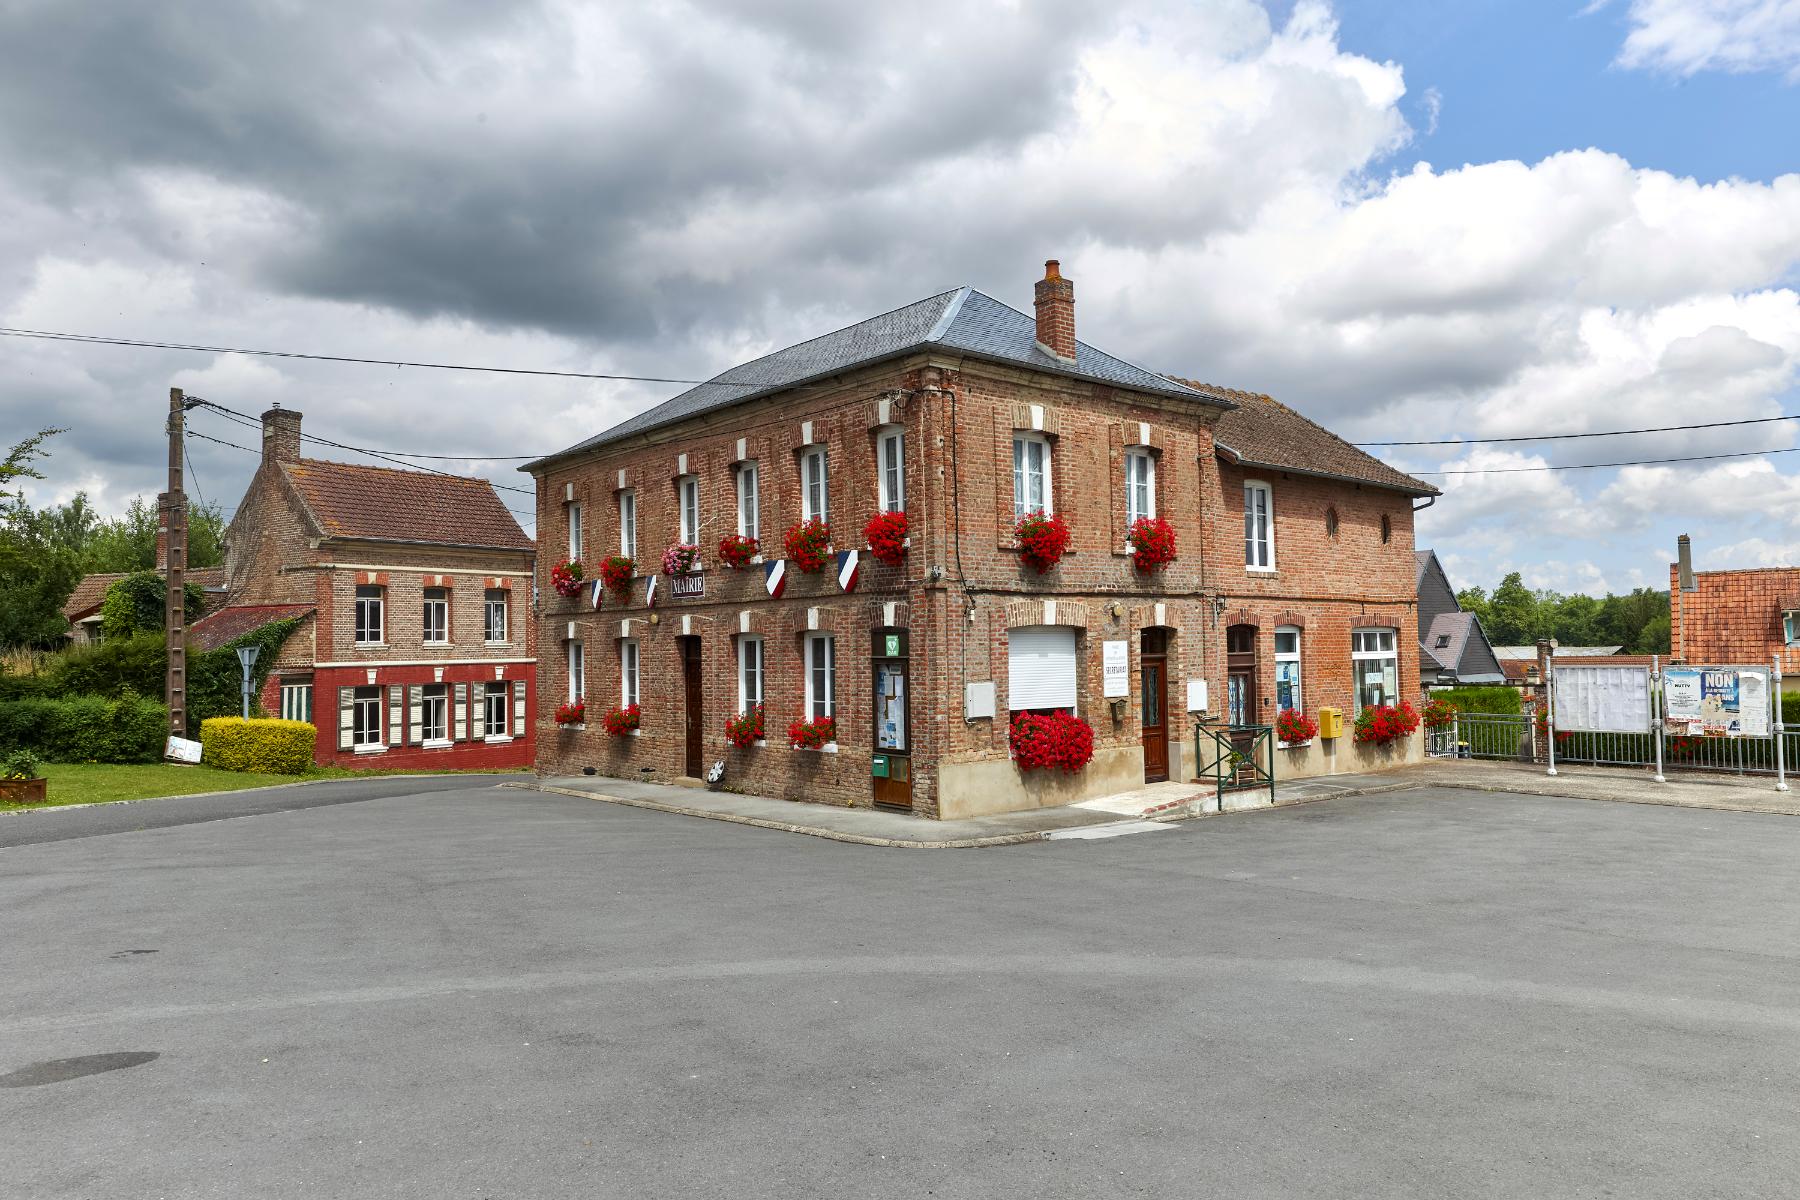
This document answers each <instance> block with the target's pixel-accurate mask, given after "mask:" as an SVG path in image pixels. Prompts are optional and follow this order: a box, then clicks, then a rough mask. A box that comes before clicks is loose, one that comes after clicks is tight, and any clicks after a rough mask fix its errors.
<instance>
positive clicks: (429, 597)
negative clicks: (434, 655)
mask: <svg viewBox="0 0 1800 1200" xmlns="http://www.w3.org/2000/svg"><path fill="white" fill-rule="evenodd" d="M424 628H425V636H424V638H423V640H424V641H426V642H434V643H437V644H439V645H442V644H443V643H445V642H448V641H449V640H450V589H449V588H426V589H425V623H424Z"/></svg>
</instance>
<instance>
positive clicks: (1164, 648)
mask: <svg viewBox="0 0 1800 1200" xmlns="http://www.w3.org/2000/svg"><path fill="white" fill-rule="evenodd" d="M1168 655H1169V631H1168V630H1166V629H1146V630H1144V637H1143V653H1142V655H1141V660H1140V666H1139V668H1138V682H1139V702H1140V711H1141V712H1142V714H1143V721H1142V725H1143V739H1144V782H1145V783H1162V782H1163V781H1165V780H1166V779H1168V778H1169V671H1168V661H1169V659H1168Z"/></svg>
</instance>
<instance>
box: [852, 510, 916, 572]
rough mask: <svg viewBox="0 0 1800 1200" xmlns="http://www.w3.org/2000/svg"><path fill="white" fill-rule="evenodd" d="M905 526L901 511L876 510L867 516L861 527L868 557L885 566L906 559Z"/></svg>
mask: <svg viewBox="0 0 1800 1200" xmlns="http://www.w3.org/2000/svg"><path fill="white" fill-rule="evenodd" d="M906 528H907V525H906V514H905V513H903V512H878V513H876V514H875V515H874V516H873V517H871V518H869V523H868V525H867V526H866V527H864V529H863V537H864V538H865V539H866V540H867V541H868V543H869V557H871V558H873V559H874V560H875V561H876V562H878V563H882V564H884V565H886V566H890V567H897V566H899V565H900V564H901V563H902V562H904V561H905V559H906Z"/></svg>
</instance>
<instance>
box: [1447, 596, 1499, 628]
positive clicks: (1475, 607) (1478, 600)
mask: <svg viewBox="0 0 1800 1200" xmlns="http://www.w3.org/2000/svg"><path fill="white" fill-rule="evenodd" d="M1456 603H1457V605H1458V606H1459V607H1461V608H1462V610H1463V611H1464V612H1472V613H1474V614H1475V616H1476V617H1477V618H1478V619H1479V620H1480V621H1481V627H1482V628H1483V629H1485V630H1487V631H1488V636H1489V637H1492V636H1493V624H1494V606H1493V605H1492V604H1491V603H1489V601H1488V594H1487V589H1486V588H1479V587H1466V588H1464V589H1463V590H1462V591H1460V592H1458V593H1456Z"/></svg>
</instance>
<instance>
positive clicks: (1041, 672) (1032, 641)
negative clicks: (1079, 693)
mask: <svg viewBox="0 0 1800 1200" xmlns="http://www.w3.org/2000/svg"><path fill="white" fill-rule="evenodd" d="M1076 675H1077V671H1076V665H1075V630H1074V629H1073V628H1072V627H1070V626H1067V625H1040V626H1035V627H1030V628H1024V629H1013V630H1009V631H1008V632H1007V635H1006V706H1007V708H1009V709H1011V710H1012V711H1013V712H1024V711H1028V710H1029V711H1038V712H1049V711H1053V710H1058V709H1060V710H1062V711H1065V712H1071V713H1072V712H1074V711H1075V699H1076Z"/></svg>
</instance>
